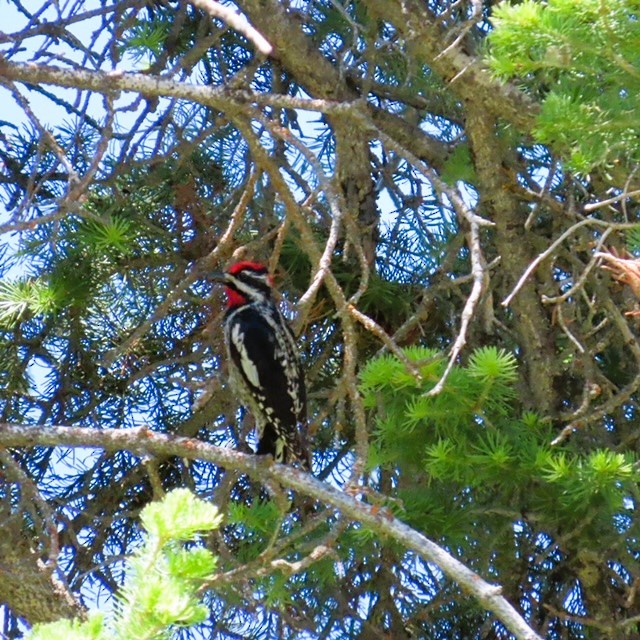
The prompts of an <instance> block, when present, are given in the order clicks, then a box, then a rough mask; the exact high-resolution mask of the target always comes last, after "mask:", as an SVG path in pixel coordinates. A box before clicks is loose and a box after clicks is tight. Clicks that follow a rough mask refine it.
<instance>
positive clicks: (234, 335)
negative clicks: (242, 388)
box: [231, 325, 260, 387]
mask: <svg viewBox="0 0 640 640" xmlns="http://www.w3.org/2000/svg"><path fill="white" fill-rule="evenodd" d="M231 340H232V341H233V344H234V345H235V347H236V349H237V350H238V353H239V354H240V366H241V367H242V371H243V372H244V375H245V376H246V377H247V380H249V382H250V383H251V384H252V385H253V386H254V387H259V386H260V376H259V375H258V369H257V367H256V365H255V363H254V362H253V361H252V360H251V358H249V354H248V353H247V350H246V348H245V346H244V342H243V341H242V338H241V336H240V326H239V325H235V326H234V327H233V329H232V332H231Z"/></svg>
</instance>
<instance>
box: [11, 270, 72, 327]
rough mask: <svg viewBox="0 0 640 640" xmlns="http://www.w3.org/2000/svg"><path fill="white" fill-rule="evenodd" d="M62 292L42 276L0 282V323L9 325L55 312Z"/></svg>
mask: <svg viewBox="0 0 640 640" xmlns="http://www.w3.org/2000/svg"><path fill="white" fill-rule="evenodd" d="M63 300H64V292H63V290H62V289H61V288H60V287H57V286H56V285H55V284H54V283H51V282H46V281H45V280H44V279H42V278H21V279H19V280H13V281H10V280H5V281H4V282H0V325H2V326H5V327H10V326H13V325H15V324H16V323H17V322H20V321H21V320H24V319H27V318H30V317H33V316H39V315H48V314H50V313H53V312H55V311H56V310H57V309H58V308H59V307H60V305H61V304H62V303H63Z"/></svg>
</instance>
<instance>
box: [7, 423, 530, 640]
mask: <svg viewBox="0 0 640 640" xmlns="http://www.w3.org/2000/svg"><path fill="white" fill-rule="evenodd" d="M0 445H1V446H4V447H25V446H27V447H28V446H36V445H41V446H57V445H61V446H70V447H82V446H88V447H98V448H101V449H105V450H107V451H118V450H126V451H129V452H131V453H133V454H134V455H138V456H149V455H156V456H179V457H182V458H188V459H191V460H194V459H199V460H206V461H207V462H212V463H214V464H217V465H221V466H223V467H227V468H232V469H237V470H238V471H242V472H244V473H248V474H249V475H251V476H253V477H256V478H260V479H261V480H265V481H271V482H276V483H280V484H283V485H285V486H287V487H290V488H292V489H295V490H296V491H300V492H301V493H303V494H305V495H308V496H311V497H313V498H315V499H317V500H320V501H322V502H325V503H326V504H330V505H331V506H332V507H334V508H336V509H338V510H340V511H341V512H342V513H343V514H345V515H346V516H348V517H350V518H353V519H354V520H358V521H359V522H362V523H363V524H365V525H367V526H368V527H370V528H371V529H372V530H373V531H375V532H376V533H377V534H378V535H381V536H388V537H389V538H391V539H392V540H394V541H395V542H397V543H399V544H401V545H403V546H405V547H406V548H407V549H410V550H412V551H415V552H416V553H417V554H419V555H420V556H422V557H423V558H425V559H426V560H428V561H429V562H434V563H436V564H437V565H438V566H439V567H440V568H441V569H442V571H443V572H444V573H445V574H446V575H447V576H449V577H450V578H451V579H452V580H455V581H456V582H458V583H459V584H460V585H461V586H463V587H464V589H465V590H466V591H468V592H469V593H471V594H473V596H474V597H475V598H476V599H477V600H478V601H479V602H480V604H482V606H483V607H485V608H486V609H488V610H489V611H492V612H493V613H494V614H495V615H496V616H497V617H498V619H499V620H500V621H501V622H502V623H503V624H504V625H505V626H506V627H507V629H509V631H511V632H512V633H513V634H514V635H515V636H516V638H518V639H521V640H541V639H540V636H539V635H538V634H536V633H535V632H534V631H533V630H532V629H531V627H529V625H528V624H527V623H526V622H525V620H524V619H523V618H522V616H521V615H520V614H519V613H518V612H517V611H516V610H515V608H514V607H513V606H512V605H511V604H510V603H509V602H508V601H507V600H506V599H505V598H504V597H503V596H502V595H501V587H499V586H496V585H492V584H489V583H488V582H485V581H484V580H483V579H482V578H481V577H480V576H479V575H478V574H477V573H475V572H473V571H472V570H471V569H469V568H468V567H467V566H466V565H464V564H463V563H461V562H460V561H459V560H457V559H456V558H454V557H453V556H452V555H451V554H449V553H448V552H447V551H445V549H443V548H442V547H440V546H438V545H437V544H436V543H435V542H432V541H431V540H429V539H428V538H426V537H425V536H423V535H422V534H421V533H419V532H418V531H416V530H415V529H412V528H411V527H409V526H408V525H406V524H404V523H403V522H401V521H400V520H398V519H397V518H395V517H393V516H392V515H391V514H390V513H388V512H386V511H381V510H380V509H379V508H377V507H374V506H371V505H368V504H365V503H363V502H360V501H358V500H356V499H355V498H354V497H352V496H350V495H348V494H346V493H344V492H342V491H339V490H338V489H336V488H335V487H333V486H331V485H329V484H326V483H323V482H320V481H318V480H316V479H315V478H313V477H312V476H310V475H309V474H307V473H304V472H303V471H300V470H298V469H294V468H293V467H289V466H286V465H282V464H274V463H273V462H272V459H271V458H270V457H259V456H253V455H247V454H243V453H238V452H236V451H231V450H229V449H224V448H222V447H215V446H213V445H210V444H207V443H205V442H202V441H200V440H194V439H190V438H181V437H176V436H167V435H163V434H159V433H156V432H153V431H151V430H149V429H147V428H144V427H143V428H138V429H121V430H115V429H102V430H98V429H86V428H81V427H64V426H46V427H35V426H33V427H32V426H29V427H23V426H20V425H15V424H7V423H1V424H0Z"/></svg>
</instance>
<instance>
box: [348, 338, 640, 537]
mask: <svg viewBox="0 0 640 640" xmlns="http://www.w3.org/2000/svg"><path fill="white" fill-rule="evenodd" d="M405 354H406V355H407V357H408V358H409V359H410V360H412V361H414V362H416V363H417V364H418V366H419V368H420V370H421V371H422V373H423V374H424V377H423V380H422V381H421V382H418V381H416V379H415V378H414V377H413V376H411V375H410V374H409V372H408V371H407V370H406V369H405V366H404V364H403V363H402V362H401V361H400V360H399V359H397V358H395V357H393V356H390V355H384V356H380V357H377V358H375V359H373V360H371V361H370V362H369V363H368V364H367V365H366V366H365V367H364V369H363V371H362V373H361V390H362V392H363V394H364V400H365V404H366V406H367V407H368V409H369V411H370V414H371V417H372V424H373V425H374V426H373V433H372V436H373V438H372V440H373V446H372V453H371V456H370V459H369V464H370V466H371V467H372V468H376V469H378V470H382V471H389V472H391V473H393V475H394V477H397V481H396V486H397V497H398V498H399V499H400V501H401V504H403V505H404V514H403V515H404V517H405V518H406V519H407V520H408V521H409V522H411V523H412V524H413V525H414V526H417V527H419V528H421V529H422V530H424V531H426V532H427V533H429V534H432V535H434V536H444V537H445V538H446V539H447V540H448V542H449V543H451V544H453V543H460V542H461V541H466V542H469V541H470V540H471V539H472V538H470V537H469V536H470V535H471V532H473V531H474V530H475V529H476V528H477V527H478V526H479V525H480V524H482V526H483V527H488V528H489V529H491V528H492V527H494V526H496V517H495V515H490V516H487V517H486V518H485V517H483V516H482V513H483V511H484V510H485V509H489V510H493V511H495V512H500V513H505V514H506V513H508V511H509V508H510V505H511V503H512V501H513V500H514V499H517V500H519V501H520V503H521V504H526V505H528V508H530V509H531V511H532V512H537V511H538V510H539V511H540V513H539V515H538V516H536V517H538V518H539V522H540V523H542V522H543V521H545V520H546V521H547V522H548V524H549V525H550V526H553V527H554V528H557V527H558V525H559V524H561V525H562V526H564V527H566V526H575V525H576V523H578V522H584V521H587V522H588V523H589V526H593V527H595V528H597V529H598V530H599V531H602V530H603V529H604V530H608V531H609V532H611V533H613V531H614V525H613V523H614V520H615V518H616V517H617V514H619V513H620V512H621V511H624V509H625V504H626V502H625V501H626V500H627V501H628V497H629V496H630V495H633V491H634V488H633V484H634V483H635V482H636V481H637V479H638V474H637V471H636V470H635V466H634V460H635V459H634V457H633V456H632V455H631V454H624V455H623V454H620V453H616V452H613V451H609V450H604V449H600V450H595V451H586V452H582V451H581V452H578V451H575V450H573V449H572V448H570V447H568V446H567V447H561V446H556V447H552V446H551V445H550V443H551V441H552V440H553V435H552V433H551V431H550V428H549V424H548V423H547V422H545V421H543V420H542V419H541V418H540V417H538V416H537V415H536V414H534V413H531V412H528V413H524V414H520V415H519V414H518V403H517V401H516V394H515V383H516V379H517V363H516V359H515V357H514V356H513V354H510V353H508V352H506V351H504V350H498V349H496V348H495V347H483V348H481V349H477V350H476V351H475V352H474V353H473V354H472V355H471V357H470V358H469V362H468V364H467V365H466V366H457V367H455V368H454V369H453V371H452V372H451V375H450V376H449V378H448V380H447V383H446V384H445V387H444V389H443V391H442V392H441V393H440V394H438V395H436V396H433V397H432V396H429V395H428V394H427V393H426V392H428V391H429V390H430V389H431V388H433V386H434V384H435V382H436V381H437V374H438V372H440V371H441V370H442V368H443V366H444V360H443V359H442V358H441V357H439V356H436V355H435V354H434V353H433V352H432V351H430V350H422V349H416V348H413V349H407V350H406V351H405ZM425 359H427V363H426V364H424V362H425ZM522 492H525V493H524V494H522ZM516 495H518V497H517V498H516ZM583 526H584V525H583Z"/></svg>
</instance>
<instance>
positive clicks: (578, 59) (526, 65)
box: [488, 0, 640, 172]
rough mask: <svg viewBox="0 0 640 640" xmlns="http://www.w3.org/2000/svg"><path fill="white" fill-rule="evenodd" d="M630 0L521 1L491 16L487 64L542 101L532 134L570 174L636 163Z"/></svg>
mask: <svg viewBox="0 0 640 640" xmlns="http://www.w3.org/2000/svg"><path fill="white" fill-rule="evenodd" d="M637 15H638V5H637V2H635V1H633V0H609V1H608V2H607V3H606V9H604V4H603V3H602V1H601V0H579V1H576V0H549V2H544V3H540V2H535V1H533V0H525V1H524V2H522V3H519V4H517V5H508V4H507V3H501V4H499V5H497V6H496V7H495V10H494V14H493V25H494V30H493V31H492V32H491V33H490V35H489V38H488V41H489V44H490V55H489V57H488V60H489V63H490V65H491V67H492V68H493V71H494V72H495V73H496V75H498V76H500V77H502V78H508V79H515V78H517V79H519V80H520V81H521V82H522V83H523V84H524V85H525V87H526V88H527V89H528V90H529V91H532V92H534V93H535V94H537V95H540V96H541V97H542V109H541V113H540V116H539V118H538V123H537V127H536V130H535V134H536V136H537V138H538V139H539V140H540V142H542V143H544V144H549V145H552V146H555V147H556V148H557V149H558V150H559V151H561V152H564V153H566V154H567V155H568V164H569V166H570V168H572V169H573V170H575V171H578V172H587V171H588V170H590V169H591V168H593V167H595V166H597V165H605V166H606V165H610V164H612V163H614V162H615V163H618V162H620V160H621V159H626V160H628V161H630V162H633V163H636V162H637V161H638V160H639V159H640V150H639V147H638V144H637V139H638V132H639V131H640V118H639V117H638V113H639V112H640V111H639V107H640V97H639V96H640V91H639V90H640V68H639V67H638V60H640V57H639V54H640V46H639V45H638V43H639V42H640V23H639V22H638V19H637Z"/></svg>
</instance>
